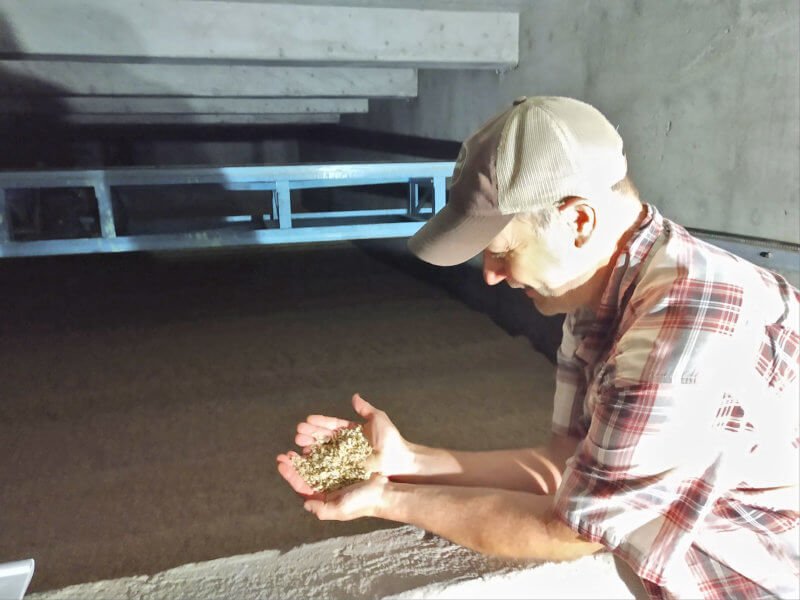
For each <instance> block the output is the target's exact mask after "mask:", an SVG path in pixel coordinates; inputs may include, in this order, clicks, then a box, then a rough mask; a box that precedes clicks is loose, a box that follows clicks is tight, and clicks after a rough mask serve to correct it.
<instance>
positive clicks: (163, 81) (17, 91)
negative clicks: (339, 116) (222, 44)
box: [0, 60, 417, 98]
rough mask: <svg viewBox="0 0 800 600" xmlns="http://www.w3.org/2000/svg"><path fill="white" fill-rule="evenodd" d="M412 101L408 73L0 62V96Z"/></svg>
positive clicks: (412, 78)
mask: <svg viewBox="0 0 800 600" xmlns="http://www.w3.org/2000/svg"><path fill="white" fill-rule="evenodd" d="M71 94H75V95H109V96H231V97H242V96H248V97H263V98H281V97H335V98H365V97H369V98H380V97H383V98H411V97H415V96H416V95H417V72H416V71H414V70H413V69H382V68H378V67H376V68H363V67H361V68H359V67H350V68H348V67H263V66H251V65H184V64H181V65H174V64H171V65H166V64H138V63H103V62H77V61H37V60H0V95H3V96H9V95H10V96H17V95H46V96H54V95H55V96H65V95H71Z"/></svg>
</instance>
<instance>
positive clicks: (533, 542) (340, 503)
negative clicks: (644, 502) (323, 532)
mask: <svg viewBox="0 0 800 600" xmlns="http://www.w3.org/2000/svg"><path fill="white" fill-rule="evenodd" d="M552 502H553V497H552V496H542V495H537V494H528V493H525V492H517V491H509V490H497V489H488V488H476V487H460V486H449V485H414V484H407V483H396V482H392V481H389V480H388V479H386V478H385V477H380V476H375V477H373V478H372V479H370V480H369V481H365V482H362V483H360V484H356V485H354V486H352V487H350V488H346V489H344V490H340V491H338V492H334V493H332V494H329V495H328V496H327V497H326V499H325V500H322V499H318V500H307V501H306V503H305V508H306V510H309V511H311V512H313V513H314V514H315V515H316V516H317V517H318V518H320V519H325V520H327V519H335V520H349V519H355V518H358V517H363V516H373V517H379V518H383V519H389V520H392V521H399V522H402V523H408V524H411V525H416V526H418V527H421V528H423V529H426V530H427V531H431V532H433V533H436V534H438V535H440V536H442V537H445V538H447V539H449V540H451V541H452V542H455V543H456V544H459V545H461V546H465V547H467V548H471V549H473V550H476V551H478V552H482V553H484V554H491V555H495V556H503V557H507V558H518V559H538V560H573V559H576V558H579V557H581V556H585V555H587V554H592V553H593V552H596V551H598V550H600V549H601V548H602V545H601V544H596V543H592V542H588V541H585V540H583V539H582V538H580V537H579V536H578V534H577V533H575V532H574V531H572V530H571V529H569V528H568V527H567V526H566V525H564V524H563V523H561V522H560V521H559V520H557V519H556V518H555V517H554V515H553V512H552Z"/></svg>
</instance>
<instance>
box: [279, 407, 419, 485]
mask: <svg viewBox="0 0 800 600" xmlns="http://www.w3.org/2000/svg"><path fill="white" fill-rule="evenodd" d="M352 403H353V409H354V410H355V411H356V413H358V414H359V416H361V418H363V419H364V422H363V423H356V422H353V421H348V420H346V419H338V418H336V417H326V416H323V415H309V416H308V418H306V420H305V422H303V423H300V424H299V425H298V426H297V435H296V436H295V438H294V439H295V443H296V444H297V445H298V446H300V447H301V448H302V452H303V453H304V454H307V453H308V452H310V451H311V449H312V448H313V447H314V446H315V445H317V444H318V443H320V441H324V440H326V439H328V438H330V437H331V436H332V435H333V433H334V432H335V431H336V430H337V429H343V428H347V427H356V426H358V425H359V424H360V425H362V426H363V432H364V437H365V438H367V441H368V442H369V443H370V445H371V446H372V455H371V456H370V457H369V458H368V459H367V470H368V471H369V472H371V473H379V474H381V475H385V476H387V477H391V476H393V475H402V474H408V473H410V472H411V468H412V466H413V456H412V453H411V450H410V447H409V444H408V442H406V440H405V439H404V438H403V436H401V435H400V432H399V431H398V430H397V427H395V426H394V424H393V423H392V421H391V419H389V417H388V416H387V414H386V413H385V412H383V411H382V410H378V409H377V408H375V407H374V406H372V405H371V404H370V403H369V402H367V401H366V400H364V399H363V398H362V397H361V396H359V395H358V394H355V395H354V396H353V398H352ZM292 454H293V453H288V454H282V455H281V456H279V457H278V462H279V463H280V462H281V457H285V458H288V463H289V464H291V456H292ZM295 456H296V454H295ZM283 462H284V464H286V460H285V459H284V461H283ZM278 470H279V471H281V475H283V476H284V478H286V480H287V481H289V484H290V485H292V488H294V490H295V491H297V492H298V493H299V494H300V495H305V494H304V493H302V492H301V491H300V490H299V489H298V487H300V488H301V489H303V490H304V491H305V492H308V490H311V488H310V487H308V484H306V485H305V487H303V486H302V485H300V486H296V485H294V484H293V483H292V480H290V479H289V477H287V474H290V472H289V469H288V468H284V470H281V466H280V465H279V466H278ZM292 470H293V465H292ZM284 471H286V473H284ZM294 474H295V475H297V473H296V471H295V473H294ZM297 477H299V475H297ZM301 481H302V480H301ZM303 483H305V482H303ZM311 491H312V492H313V490H311Z"/></svg>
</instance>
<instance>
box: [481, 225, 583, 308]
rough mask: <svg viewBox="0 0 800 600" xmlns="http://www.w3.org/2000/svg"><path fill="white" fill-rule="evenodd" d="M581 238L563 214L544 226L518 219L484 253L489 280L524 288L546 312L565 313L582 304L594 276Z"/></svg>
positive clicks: (484, 271)
mask: <svg viewBox="0 0 800 600" xmlns="http://www.w3.org/2000/svg"><path fill="white" fill-rule="evenodd" d="M583 261H584V259H583V257H582V256H580V253H579V251H578V248H577V247H576V245H575V236H574V235H573V233H572V232H571V230H570V228H569V227H568V225H567V224H566V223H565V222H564V221H563V220H562V219H560V218H559V217H556V218H555V219H554V221H553V222H552V223H551V224H550V225H549V226H548V227H547V228H546V229H545V230H544V231H541V230H537V229H536V228H535V227H534V226H533V225H532V224H531V223H530V222H528V221H526V220H522V219H518V218H515V219H513V220H512V221H511V222H510V223H509V224H508V225H507V226H506V228H505V229H503V231H501V232H500V233H499V234H498V235H497V236H496V237H495V238H494V239H493V240H492V241H491V242H490V243H489V245H488V246H487V247H486V249H485V250H484V251H483V278H484V280H485V281H486V283H487V284H489V285H496V284H498V283H500V282H502V281H505V282H506V283H508V285H509V286H511V287H512V288H520V289H522V290H524V292H525V295H526V296H528V298H530V299H531V300H532V301H533V303H534V305H535V306H536V308H537V309H538V310H539V312H541V313H542V314H544V315H554V314H558V313H565V312H569V311H571V310H573V309H574V308H577V307H578V306H579V305H580V304H581V303H582V298H581V297H580V293H579V292H578V291H576V288H577V287H578V286H580V285H581V284H582V283H584V282H585V281H586V280H588V278H589V276H590V275H591V274H589V273H586V270H585V265H584V262H583Z"/></svg>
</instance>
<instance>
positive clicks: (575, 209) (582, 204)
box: [558, 196, 597, 248]
mask: <svg viewBox="0 0 800 600" xmlns="http://www.w3.org/2000/svg"><path fill="white" fill-rule="evenodd" d="M558 210H559V211H562V213H563V214H564V216H565V217H566V218H567V220H568V223H569V227H570V230H571V231H572V234H573V236H574V238H575V247H576V248H580V247H582V246H583V245H584V244H585V243H586V242H588V241H589V238H591V237H592V234H593V233H594V230H595V227H596V226H597V215H596V213H595V210H594V207H593V206H592V205H591V204H589V203H588V202H587V201H586V199H585V198H580V197H578V196H570V197H569V198H565V199H564V200H563V201H562V202H561V204H559V206H558Z"/></svg>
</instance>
